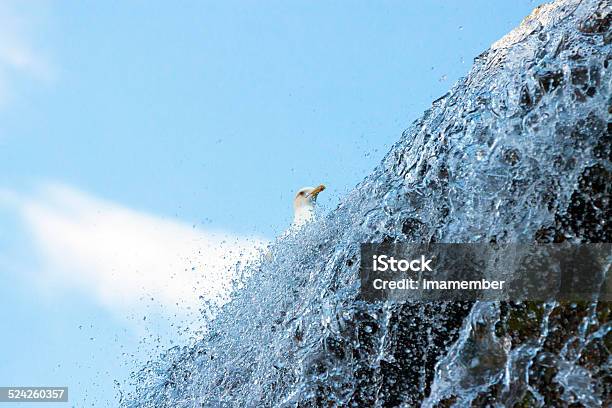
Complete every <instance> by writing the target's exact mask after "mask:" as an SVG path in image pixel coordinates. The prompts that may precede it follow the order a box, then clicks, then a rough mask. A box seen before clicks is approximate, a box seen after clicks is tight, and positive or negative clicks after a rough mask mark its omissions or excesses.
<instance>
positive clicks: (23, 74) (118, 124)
mask: <svg viewBox="0 0 612 408" xmlns="http://www.w3.org/2000/svg"><path fill="white" fill-rule="evenodd" d="M537 4H539V3H538V2H535V1H527V0H521V1H512V2H491V1H484V0H483V1H428V2H407V1H383V2H373V1H369V2H365V1H354V2H344V1H343V2H341V1H334V2H310V1H291V2H286V1H267V2H259V1H257V2H256V1H223V2H200V1H186V2H180V4H177V3H176V2H150V1H131V2H121V1H104V2H78V1H62V2H60V1H37V2H21V3H18V2H16V1H15V2H13V1H8V2H3V3H2V5H1V6H0V318H1V319H2V320H3V322H4V327H8V328H10V329H7V330H5V332H4V333H3V335H2V336H0V347H1V348H0V350H2V352H1V353H0V385H48V384H49V385H68V386H69V387H70V393H71V404H69V405H72V404H77V405H78V406H82V405H83V404H85V403H86V404H87V405H93V406H112V405H113V403H112V401H113V398H114V393H115V389H114V386H113V381H114V380H118V381H119V382H123V381H125V380H126V378H127V376H128V375H129V372H130V371H131V370H133V369H136V368H137V364H138V362H141V361H142V360H143V359H144V358H146V355H147V353H149V352H150V350H151V349H152V348H154V346H155V345H156V344H158V345H159V346H158V347H160V348H162V349H163V348H164V347H166V346H168V345H169V344H170V340H172V341H179V342H180V341H183V340H184V339H182V338H181V337H180V336H178V335H177V334H176V333H177V331H179V329H177V327H176V325H177V324H179V322H183V321H185V319H187V320H189V319H188V318H186V317H185V316H193V314H192V313H191V312H192V311H193V310H194V309H197V304H196V303H197V295H198V293H197V291H198V290H201V288H202V285H203V283H202V282H201V281H205V282H210V280H211V279H213V280H215V281H222V280H223V277H224V276H226V275H224V274H223V273H221V274H220V275H215V276H214V277H211V274H213V273H214V272H213V270H223V268H224V267H226V266H227V265H226V264H227V263H228V262H229V263H231V262H233V260H235V258H236V257H238V254H239V253H240V251H250V250H251V249H252V247H253V246H254V245H259V244H260V243H261V242H264V241H265V240H271V239H273V238H274V237H275V236H276V235H278V234H279V233H280V232H282V231H283V230H284V229H285V228H286V226H287V225H288V224H289V222H290V220H291V211H292V209H291V199H292V197H293V194H294V192H295V191H296V190H297V189H298V188H299V187H302V186H304V185H316V184H319V183H325V184H326V185H327V186H328V189H327V190H326V191H325V192H324V193H322V194H321V196H320V197H319V204H320V205H322V206H323V208H325V209H326V210H329V209H331V208H333V207H334V206H335V205H336V204H337V202H338V200H339V199H340V197H342V195H343V194H344V193H346V192H347V191H348V190H349V189H350V188H352V187H353V186H354V185H355V184H356V183H358V182H359V181H360V180H361V179H362V178H363V177H365V176H366V175H367V174H368V173H369V172H370V171H371V170H372V169H373V167H374V166H375V165H376V164H377V163H378V162H379V161H380V159H381V158H382V157H383V155H384V154H385V152H386V151H387V150H388V148H389V147H390V145H391V144H392V143H393V142H395V141H396V140H397V139H398V138H399V136H400V134H401V132H402V130H404V129H405V128H406V127H407V126H408V125H409V124H410V123H411V122H412V121H413V120H414V119H416V118H417V117H418V116H419V115H420V114H421V113H422V111H423V110H425V109H427V107H428V106H429V104H430V102H431V101H432V100H434V99H436V98H437V97H439V96H441V95H442V94H444V93H445V92H446V91H447V90H448V89H449V88H450V87H451V86H452V84H453V83H454V82H455V81H456V80H457V79H458V78H459V77H460V76H461V75H464V74H465V73H466V72H467V71H468V70H469V68H470V66H471V62H472V59H473V58H474V57H475V56H477V55H478V54H480V53H481V52H482V51H484V50H485V49H486V48H488V46H489V45H490V44H491V43H492V42H494V41H495V40H497V39H498V38H500V37H501V36H502V35H504V34H505V33H507V32H508V31H510V30H511V29H512V28H513V27H515V26H516V25H518V24H519V22H520V21H521V19H522V18H523V17H525V16H526V15H527V14H529V12H530V11H531V10H532V9H533V8H534V7H535V6H536V5H537ZM218 248H223V250H233V251H234V252H233V253H234V255H235V256H234V257H230V259H226V260H224V261H223V262H225V263H224V264H223V265H220V264H217V263H215V262H216V261H215V260H214V259H213V258H214V257H216V256H217V255H218V253H217V252H215V251H218ZM194 287H195V288H196V290H195V292H194V290H193V288H194ZM217 289H219V288H217ZM219 290H221V289H219ZM149 295H150V296H149ZM151 298H153V300H151ZM194 299H195V300H194ZM175 303H179V305H176V304H175ZM187 308H191V309H187ZM188 310H191V311H188ZM145 317H146V318H147V319H145V320H143V318H145ZM192 323H193V322H192ZM172 324H175V325H174V326H172ZM157 337H160V340H159V343H157V342H156V340H155V339H157ZM150 343H154V344H150ZM123 353H125V354H123Z"/></svg>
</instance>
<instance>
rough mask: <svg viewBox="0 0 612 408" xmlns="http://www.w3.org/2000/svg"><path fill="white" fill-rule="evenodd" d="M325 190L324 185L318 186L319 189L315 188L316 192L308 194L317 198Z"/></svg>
mask: <svg viewBox="0 0 612 408" xmlns="http://www.w3.org/2000/svg"><path fill="white" fill-rule="evenodd" d="M323 190H325V186H324V185H323V184H320V185H318V186H317V187H315V188H314V190H312V191H311V192H310V194H308V195H309V196H311V197H314V198H317V196H318V195H319V193H320V192H321V191H323Z"/></svg>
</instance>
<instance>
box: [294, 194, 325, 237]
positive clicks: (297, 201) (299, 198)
mask: <svg viewBox="0 0 612 408" xmlns="http://www.w3.org/2000/svg"><path fill="white" fill-rule="evenodd" d="M323 190H325V186H324V185H323V184H320V185H318V186H317V187H304V188H301V189H300V190H299V191H298V192H297V194H296V195H295V198H294V199H293V224H292V227H294V228H299V227H301V226H302V225H304V224H306V223H307V222H308V221H310V220H312V218H313V217H314V206H315V203H316V202H317V196H318V195H319V193H320V192H321V191H323Z"/></svg>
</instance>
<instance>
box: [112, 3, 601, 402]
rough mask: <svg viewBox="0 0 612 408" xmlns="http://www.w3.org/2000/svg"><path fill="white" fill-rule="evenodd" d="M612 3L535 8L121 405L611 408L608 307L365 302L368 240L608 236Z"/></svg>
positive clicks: (152, 367)
mask: <svg viewBox="0 0 612 408" xmlns="http://www.w3.org/2000/svg"><path fill="white" fill-rule="evenodd" d="M611 9H612V6H611V4H610V2H605V1H586V0H584V1H574V0H567V1H559V2H555V3H553V4H551V5H545V6H542V7H539V8H538V9H536V10H534V12H533V13H532V14H531V15H530V16H529V17H527V18H526V19H525V20H524V21H523V22H522V23H521V25H520V26H519V27H518V28H516V29H515V30H514V31H512V32H511V33H509V34H508V35H507V36H505V37H504V38H502V39H501V40H500V41H498V42H497V43H495V44H493V46H492V47H491V48H490V49H489V50H488V51H486V52H484V53H483V54H481V55H480V56H478V57H477V58H476V59H475V61H474V67H473V69H472V70H471V71H470V73H469V75H468V76H467V77H466V78H464V79H462V80H460V81H459V82H458V83H457V84H456V85H455V86H454V87H453V89H452V90H450V91H449V92H448V93H447V94H446V95H445V96H443V97H442V98H440V99H438V100H437V101H435V102H434V103H433V104H432V107H431V109H429V110H428V111H427V112H425V113H424V115H423V116H422V117H421V118H420V119H419V120H417V121H416V122H414V123H413V124H412V125H411V127H410V128H409V129H408V130H406V131H405V132H404V134H403V135H402V137H401V139H400V140H399V141H398V142H397V143H396V144H395V145H394V146H393V148H392V149H391V150H390V152H389V153H388V154H387V156H386V157H385V159H384V160H383V162H382V163H381V164H380V165H379V166H378V167H377V169H376V170H375V171H374V172H373V173H372V174H371V175H370V176H369V177H367V178H366V179H365V180H364V181H363V182H362V183H361V184H359V185H358V186H357V187H356V188H355V189H354V190H353V191H352V192H351V193H350V194H348V196H347V197H345V198H344V200H343V201H342V203H341V204H340V205H339V207H338V208H337V209H336V210H334V211H332V212H331V213H330V214H329V215H328V216H326V217H325V218H324V219H321V220H318V221H316V222H314V223H312V224H309V225H308V226H306V227H305V228H304V229H303V230H301V231H300V232H298V233H296V234H293V235H289V236H285V237H283V238H281V239H279V240H278V241H277V242H276V243H275V244H274V245H272V246H271V248H270V249H269V252H268V253H266V254H264V255H263V256H262V258H261V260H260V261H259V262H257V263H255V264H251V265H246V266H239V267H238V269H239V272H240V273H241V275H239V276H238V277H237V279H236V290H235V292H234V294H233V299H232V301H231V302H229V303H227V304H226V305H224V306H223V307H222V308H221V309H220V310H218V311H217V312H216V313H217V317H216V318H215V319H214V320H212V321H211V322H210V323H209V332H208V333H207V335H206V336H205V338H204V339H202V340H201V341H198V342H197V343H196V344H194V345H193V346H190V347H187V346H185V347H177V348H174V349H171V350H169V351H168V352H167V353H166V354H165V355H164V356H161V357H160V358H159V359H158V360H157V362H156V363H152V364H149V365H147V366H146V367H145V368H143V369H142V371H140V372H138V373H136V374H135V376H134V381H135V382H136V383H137V384H138V385H137V388H136V390H135V393H133V394H131V395H126V396H124V397H123V399H122V401H121V403H122V405H123V406H125V407H294V406H299V407H310V406H313V407H314V406H325V407H328V406H354V407H369V406H372V407H412V406H418V405H424V406H431V407H433V406H443V407H448V406H517V407H527V406H555V407H563V406H572V407H578V406H585V407H596V406H605V405H606V404H610V403H611V402H612V400H611V398H612V397H611V395H612V394H611V388H612V386H611V384H612V381H611V380H612V374H611V371H610V364H611V356H610V349H611V347H612V334H611V330H610V329H611V323H610V317H609V314H610V303H606V302H601V301H597V299H594V300H593V302H584V303H576V304H558V303H554V302H553V303H521V304H511V303H503V302H502V303H500V302H476V303H468V302H465V303H457V302H447V303H444V302H437V303H418V302H414V303H404V304H393V305H392V304H386V303H374V304H368V303H364V302H361V301H359V300H358V293H359V275H358V267H359V244H360V243H361V242H382V241H407V242H434V241H435V242H534V241H537V242H560V241H570V242H610V227H609V224H608V222H609V220H610V218H611V217H610V207H609V204H610V203H609V200H610V188H611V187H610V184H611V183H610V180H611V179H610V170H611V163H610V141H611V124H610V115H611V109H612V107H611V105H612V99H611V95H612V94H611V92H610V90H611V86H612V83H611V79H612V76H611V75H610V72H611V69H612V67H610V64H612V57H611V55H612V45H611V41H612V32H611V28H610V20H611V14H610V13H611Z"/></svg>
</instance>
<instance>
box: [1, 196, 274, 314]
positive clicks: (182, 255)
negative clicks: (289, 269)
mask: <svg viewBox="0 0 612 408" xmlns="http://www.w3.org/2000/svg"><path fill="white" fill-rule="evenodd" d="M0 193H1V194H0V202H2V201H3V202H4V203H5V204H8V205H10V206H11V207H13V208H16V209H17V211H18V213H19V215H20V219H21V220H22V221H23V223H24V225H25V227H26V228H27V231H28V232H29V233H30V234H31V235H32V237H33V239H34V243H35V248H36V251H37V252H38V254H39V257H40V259H41V260H42V262H43V265H42V266H41V268H40V270H38V271H35V273H34V277H35V279H36V280H37V281H38V282H39V283H40V287H42V288H46V289H48V290H52V291H56V290H57V289H58V288H59V289H62V287H66V286H67V287H71V288H76V289H77V290H80V291H83V292H84V293H85V294H87V295H91V296H92V297H93V298H94V299H95V300H97V301H98V302H99V303H100V304H101V305H103V306H105V307H107V308H109V309H110V310H112V311H114V312H116V313H119V314H123V315H125V314H126V312H127V313H131V312H134V311H137V310H138V309H139V308H141V307H142V306H143V305H144V304H147V302H149V301H150V299H151V298H153V299H154V302H155V303H156V304H161V305H162V306H163V308H164V309H166V308H168V309H167V310H166V312H168V311H169V310H171V311H172V313H176V312H177V311H179V312H180V311H181V310H182V311H185V309H186V308H188V307H191V308H192V310H195V309H197V305H199V304H200V303H201V300H200V299H199V296H204V297H205V298H208V299H214V298H215V297H216V296H218V295H220V294H221V295H223V294H224V293H226V290H227V289H228V288H229V281H230V278H231V276H232V272H233V268H234V265H235V263H236V262H237V261H238V260H245V259H252V258H253V257H254V256H256V255H257V250H258V248H262V247H263V246H264V241H263V240H261V239H259V238H257V237H242V236H238V235H234V234H230V233H225V232H211V231H202V230H200V229H195V228H193V227H192V226H190V225H186V224H183V223H179V222H176V221H172V220H166V219H163V218H160V217H157V216H153V215H149V214H146V213H142V212H139V211H135V210H132V209H129V208H126V207H123V206H121V205H118V204H115V203H112V202H109V201H105V200H101V199H99V198H95V197H92V196H90V195H87V194H85V193H83V192H80V191H77V190H75V189H72V188H69V187H66V186H62V185H47V186H45V187H44V188H43V189H42V190H41V193H40V194H37V195H36V196H23V195H18V194H15V193H14V192H13V193H11V192H6V191H5V192H4V193H2V192H0ZM177 304H178V305H177Z"/></svg>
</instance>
